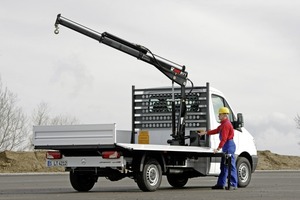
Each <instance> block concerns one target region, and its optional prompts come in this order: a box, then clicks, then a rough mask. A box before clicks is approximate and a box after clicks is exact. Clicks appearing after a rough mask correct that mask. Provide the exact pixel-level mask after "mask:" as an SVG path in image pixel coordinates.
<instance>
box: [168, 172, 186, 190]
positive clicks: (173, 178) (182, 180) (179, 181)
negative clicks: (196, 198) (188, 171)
mask: <svg viewBox="0 0 300 200" xmlns="http://www.w3.org/2000/svg"><path fill="white" fill-rule="evenodd" d="M167 180H168V182H169V184H170V185H171V186H173V187H175V188H182V187H184V186H185V185H186V183H187V182H188V180H189V179H188V178H187V177H186V176H184V175H182V174H169V175H167Z"/></svg>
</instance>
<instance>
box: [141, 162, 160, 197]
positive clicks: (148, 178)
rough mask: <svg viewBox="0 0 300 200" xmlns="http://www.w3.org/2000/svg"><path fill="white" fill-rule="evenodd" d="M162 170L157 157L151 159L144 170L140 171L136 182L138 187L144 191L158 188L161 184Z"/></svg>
mask: <svg viewBox="0 0 300 200" xmlns="http://www.w3.org/2000/svg"><path fill="white" fill-rule="evenodd" d="M161 180H162V170H161V166H160V164H159V163H158V162H157V160H155V159H149V160H148V161H147V162H146V163H145V165H144V168H143V170H142V172H140V171H138V172H137V176H136V182H137V185H138V187H139V188H140V189H141V190H142V191H144V192H152V191H155V190H157V188H159V186H160V184H161Z"/></svg>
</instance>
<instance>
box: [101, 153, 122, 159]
mask: <svg viewBox="0 0 300 200" xmlns="http://www.w3.org/2000/svg"><path fill="white" fill-rule="evenodd" d="M120 156H121V154H120V152H117V151H104V152H102V158H105V159H116V158H120Z"/></svg>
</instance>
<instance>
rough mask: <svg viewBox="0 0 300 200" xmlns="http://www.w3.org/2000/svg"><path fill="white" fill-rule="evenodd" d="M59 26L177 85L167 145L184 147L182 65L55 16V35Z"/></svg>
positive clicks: (132, 44)
mask: <svg viewBox="0 0 300 200" xmlns="http://www.w3.org/2000/svg"><path fill="white" fill-rule="evenodd" d="M59 25H62V26H65V27H67V28H69V29H72V30H74V31H76V32H79V33H81V34H83V35H85V36H88V37H90V38H92V39H95V40H97V41H98V42H100V43H103V44H105V45H107V46H110V47H112V48H115V49H117V50H119V51H121V52H123V53H126V54H128V55H131V56H133V57H136V58H137V59H138V60H141V61H144V62H146V63H148V64H151V65H153V66H154V67H156V68H157V69H158V70H159V71H160V72H162V73H163V74H164V75H165V76H167V77H168V78H169V79H170V80H171V81H172V86H173V88H174V82H175V83H177V84H178V85H179V86H180V88H181V95H180V109H179V113H178V122H177V126H176V122H175V121H176V119H175V118H176V116H175V115H176V112H175V98H174V93H173V96H172V134H171V136H172V139H171V140H168V143H169V144H170V145H185V139H187V138H188V136H185V117H186V93H185V90H186V83H187V81H190V80H189V79H188V72H187V71H185V66H184V65H182V66H180V65H178V64H176V63H174V62H171V61H169V60H166V59H164V58H162V57H160V56H157V55H155V54H153V53H152V52H151V51H150V50H149V49H148V48H146V47H144V46H142V45H139V44H135V43H131V42H128V41H126V40H124V39H122V38H119V37H117V36H115V35H112V34H110V33H108V32H103V33H99V32H97V31H94V30H92V29H90V28H88V27H85V26H83V25H81V24H79V23H76V22H74V21H72V20H70V19H67V18H65V17H63V16H61V14H58V15H57V18H56V21H55V31H54V33H55V34H58V33H59ZM190 82H191V81H190ZM191 83H192V82H191ZM132 143H133V141H132Z"/></svg>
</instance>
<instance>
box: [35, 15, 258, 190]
mask: <svg viewBox="0 0 300 200" xmlns="http://www.w3.org/2000/svg"><path fill="white" fill-rule="evenodd" d="M58 24H61V25H64V26H66V27H68V28H71V29H73V30H75V31H78V32H80V33H83V34H84V35H87V36H89V37H92V38H94V39H97V40H98V41H100V42H102V43H104V44H107V45H109V46H111V47H114V48H116V49H118V50H121V51H123V52H125V53H128V54H129V55H133V56H136V57H138V58H139V59H141V60H143V61H145V62H148V63H150V64H152V65H154V66H155V67H157V68H158V69H159V70H160V71H161V72H162V73H164V74H165V75H166V76H167V77H169V78H170V79H171V80H172V82H176V83H178V84H179V85H180V86H181V87H180V88H177V87H174V85H173V87H172V88H171V87H167V88H148V89H136V88H135V87H134V86H133V87H132V130H129V131H123V130H117V126H116V124H90V125H62V126H34V128H33V131H34V146H35V149H46V150H48V152H47V155H46V157H47V161H46V164H47V166H49V167H53V166H63V167H65V169H66V171H69V172H70V182H71V185H72V187H73V188H74V189H75V190H77V191H89V190H91V189H92V188H93V186H94V184H95V183H96V182H97V180H98V178H99V177H106V178H107V179H109V180H111V181H117V180H120V179H122V178H125V177H129V178H132V179H134V180H135V181H136V182H137V185H138V187H139V188H140V189H141V190H142V191H155V190H156V189H157V188H159V186H160V183H161V180H162V176H163V175H165V176H166V177H167V180H168V182H169V184H170V185H171V186H173V187H179V188H180V187H184V186H185V184H186V183H187V181H188V179H189V178H194V177H201V176H217V175H218V174H219V172H220V161H221V157H222V156H228V155H225V154H224V153H216V154H214V153H213V149H214V148H216V147H217V146H218V144H219V137H218V135H212V136H201V137H199V136H198V134H197V130H199V129H206V130H208V129H213V128H216V127H217V126H218V125H219V122H218V119H217V116H218V115H217V110H218V109H219V108H220V107H223V106H226V107H228V108H229V109H230V111H231V112H230V120H231V122H232V124H233V127H234V129H235V137H234V141H235V143H236V145H237V150H236V155H231V156H235V157H236V160H237V162H236V165H237V169H238V177H239V187H246V186H247V185H248V184H249V183H250V180H251V174H252V173H253V172H254V171H255V169H256V166H257V162H258V157H257V151H256V147H255V143H254V139H253V137H252V136H251V134H250V133H249V132H248V131H247V130H246V129H245V128H244V127H243V123H244V122H243V116H242V114H240V113H239V114H237V115H235V112H234V111H233V110H232V107H231V106H230V105H229V103H228V101H227V100H226V98H225V97H224V95H223V94H222V93H221V92H220V91H218V90H216V89H213V88H211V87H210V86H209V84H208V83H207V84H206V85H205V86H202V87H194V86H192V87H185V84H186V80H187V72H185V67H184V66H182V67H181V69H179V68H178V67H174V66H172V65H170V64H169V63H166V62H164V61H162V60H161V57H159V58H160V59H159V58H157V57H155V55H154V54H152V53H150V54H151V55H148V54H149V52H150V51H149V50H148V49H147V48H145V47H141V46H140V45H135V44H133V43H129V42H127V41H125V40H123V39H120V38H118V37H116V36H113V35H111V34H108V33H102V34H99V33H97V32H95V31H92V30H91V29H88V28H86V27H83V26H81V25H79V24H77V23H75V22H73V21H71V20H68V19H66V18H63V17H62V16H61V15H58V16H57V19H56V23H55V26H56V28H57V29H56V31H55V32H56V33H58ZM176 121H177V123H176ZM228 158H229V159H230V155H229V156H228ZM228 186H230V184H229V182H228Z"/></svg>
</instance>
